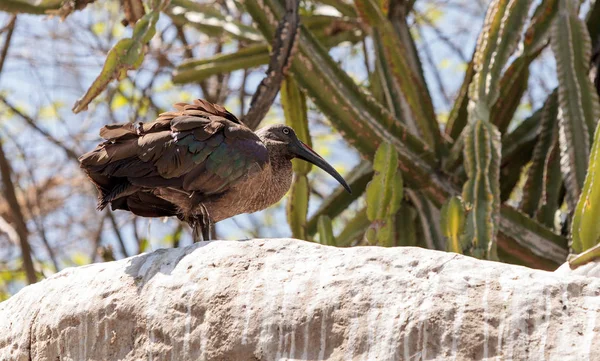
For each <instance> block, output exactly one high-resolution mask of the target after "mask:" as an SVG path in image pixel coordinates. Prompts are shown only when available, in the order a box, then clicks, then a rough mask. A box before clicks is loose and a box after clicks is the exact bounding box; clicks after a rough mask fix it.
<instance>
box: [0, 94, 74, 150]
mask: <svg viewBox="0 0 600 361" xmlns="http://www.w3.org/2000/svg"><path fill="white" fill-rule="evenodd" d="M0 103H2V104H4V105H5V106H6V107H7V108H8V109H10V110H11V111H12V112H13V113H15V114H16V115H18V116H19V117H20V118H21V119H23V120H24V121H25V123H27V124H28V125H29V126H30V127H32V128H33V129H34V130H35V131H37V132H38V133H40V134H41V135H43V136H44V137H46V139H48V141H50V142H51V143H53V144H54V145H56V146H58V147H59V148H61V149H62V150H64V151H65V153H66V154H67V157H69V158H71V159H73V160H75V161H78V159H79V156H78V155H77V153H75V151H74V150H73V149H71V148H69V147H67V146H66V145H64V144H63V143H62V142H61V141H60V140H58V139H56V138H54V136H52V134H50V133H48V132H47V131H45V130H44V129H42V128H40V127H39V126H38V125H37V124H35V120H33V118H31V117H30V116H28V115H27V114H24V113H23V112H21V111H20V110H19V109H17V108H16V107H15V106H14V105H13V104H11V103H10V102H9V101H8V100H7V99H6V98H5V97H3V96H2V95H0Z"/></svg>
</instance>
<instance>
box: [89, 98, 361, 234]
mask: <svg viewBox="0 0 600 361" xmlns="http://www.w3.org/2000/svg"><path fill="white" fill-rule="evenodd" d="M175 108H176V111H172V112H167V113H163V114H160V116H159V117H158V119H156V120H155V121H153V122H150V123H141V122H140V123H137V124H134V123H127V124H115V125H107V126H105V127H103V128H102V129H101V130H100V136H101V137H102V138H104V139H105V141H104V142H102V143H100V144H99V145H98V146H97V147H96V149H94V150H93V151H91V152H89V153H86V154H84V155H83V156H81V157H80V158H79V160H80V162H81V167H82V168H83V169H84V170H85V172H86V173H87V175H88V176H89V178H90V179H91V181H92V182H93V183H94V184H95V186H96V188H97V189H98V191H99V197H98V198H99V200H98V209H99V210H102V209H104V208H105V207H106V206H107V205H108V204H110V205H111V208H112V209H113V210H117V209H121V210H126V211H130V212H132V213H134V214H136V215H139V216H143V217H169V216H176V217H178V218H179V219H181V220H183V221H186V222H187V223H189V224H190V226H192V228H193V229H194V239H195V240H197V239H198V238H199V235H200V234H202V236H203V238H204V239H205V240H207V239H208V238H209V229H210V225H211V224H212V223H215V222H219V221H221V220H223V219H226V218H229V217H233V216H235V215H237V214H241V213H252V212H256V211H259V210H262V209H265V208H267V207H269V206H270V205H272V204H274V203H276V202H277V201H279V200H280V199H281V198H282V197H283V196H284V195H285V194H286V192H287V191H288V190H289V188H290V186H291V183H292V174H293V172H292V163H291V160H292V159H293V158H300V159H303V160H305V161H307V162H310V163H313V164H314V165H316V166H318V167H320V168H321V169H323V170H325V171H326V172H327V173H329V174H330V175H331V176H333V177H334V178H335V179H336V180H337V181H338V182H340V184H342V186H344V188H345V189H346V190H347V191H348V192H350V187H349V186H348V184H346V182H345V181H344V179H343V178H342V176H340V174H339V173H338V172H336V170H335V169H334V168H333V167H332V166H331V165H329V163H327V162H326V161H325V160H324V159H323V158H321V156H319V155H318V154H317V153H316V152H315V151H313V150H312V149H311V148H310V147H308V146H307V145H306V144H304V143H303V142H301V141H300V140H299V139H298V138H297V137H296V134H295V133H294V130H293V129H292V128H290V127H288V126H286V125H281V124H279V125H273V126H268V127H264V128H262V129H260V130H258V131H257V132H256V133H255V132H253V131H252V130H250V129H249V128H248V127H246V126H245V125H244V124H243V123H242V122H241V121H239V120H238V119H237V118H236V117H235V116H234V115H233V114H231V113H230V112H228V111H227V110H226V109H225V108H224V107H222V106H220V105H217V104H212V103H209V102H207V101H205V100H196V101H194V103H193V104H185V103H178V104H175Z"/></svg>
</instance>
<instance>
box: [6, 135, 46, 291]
mask: <svg viewBox="0 0 600 361" xmlns="http://www.w3.org/2000/svg"><path fill="white" fill-rule="evenodd" d="M0 173H1V174H2V186H3V193H4V197H5V198H6V202H7V203H8V205H9V207H10V211H11V213H12V215H13V218H14V221H15V224H16V227H15V228H16V231H17V235H18V236H19V244H20V245H21V255H22V257H23V268H24V269H25V274H26V275H27V281H28V282H29V283H30V284H31V283H35V282H37V277H36V275H35V270H34V268H33V260H32V258H31V247H30V246H29V240H28V239H27V236H28V231H27V224H26V223H25V218H24V216H23V212H22V211H21V206H20V205H19V202H18V201H17V195H16V193H15V186H14V184H13V182H12V179H11V175H12V169H11V167H10V164H9V162H8V159H7V158H6V155H5V154H4V149H3V147H2V139H0Z"/></svg>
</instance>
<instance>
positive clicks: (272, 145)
mask: <svg viewBox="0 0 600 361" xmlns="http://www.w3.org/2000/svg"><path fill="white" fill-rule="evenodd" d="M263 142H264V144H265V146H266V147H267V150H268V151H269V168H268V171H267V172H266V173H265V178H264V183H263V186H262V187H261V189H260V190H259V192H258V193H257V197H256V198H257V201H258V202H260V203H261V204H262V203H264V207H266V206H268V205H271V204H274V203H276V202H277V201H279V200H280V199H281V198H282V197H283V196H284V195H285V194H286V193H287V191H288V190H289V189H290V186H291V184H292V178H293V171H292V162H291V159H290V157H289V152H288V150H287V146H286V145H285V144H282V143H281V142H273V141H269V140H267V141H263Z"/></svg>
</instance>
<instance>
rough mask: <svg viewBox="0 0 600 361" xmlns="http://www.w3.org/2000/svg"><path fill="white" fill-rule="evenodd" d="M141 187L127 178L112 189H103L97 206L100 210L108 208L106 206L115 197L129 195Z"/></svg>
mask: <svg viewBox="0 0 600 361" xmlns="http://www.w3.org/2000/svg"><path fill="white" fill-rule="evenodd" d="M139 189H140V187H138V186H134V185H133V184H131V183H129V181H128V180H127V179H124V180H123V181H122V182H121V183H118V184H117V185H115V186H114V187H112V188H111V189H110V190H106V189H102V190H101V194H100V196H99V197H98V207H97V208H98V210H99V211H101V210H103V209H104V208H106V206H107V205H108V204H109V203H110V202H112V201H114V200H115V199H118V198H121V197H125V196H129V195H131V194H133V193H135V192H137V191H138V190H139Z"/></svg>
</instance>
